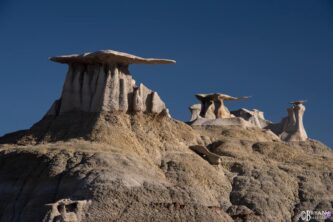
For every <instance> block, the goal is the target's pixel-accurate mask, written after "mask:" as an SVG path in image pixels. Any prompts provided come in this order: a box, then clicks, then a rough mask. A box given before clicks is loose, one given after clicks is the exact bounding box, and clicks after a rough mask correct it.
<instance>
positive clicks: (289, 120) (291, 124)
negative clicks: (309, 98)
mask: <svg viewBox="0 0 333 222" xmlns="http://www.w3.org/2000/svg"><path fill="white" fill-rule="evenodd" d="M304 102H305V101H295V102H291V104H292V107H290V108H288V109H287V111H288V116H287V117H285V118H283V119H282V120H281V122H280V123H277V124H270V125H268V126H267V128H268V129H271V130H272V131H273V132H274V133H275V134H277V135H278V136H279V137H280V138H281V139H282V140H284V141H288V142H289V141H291V142H292V141H306V140H307V139H308V135H307V133H306V131H305V128H304V124H303V115H304V112H305V106H304Z"/></svg>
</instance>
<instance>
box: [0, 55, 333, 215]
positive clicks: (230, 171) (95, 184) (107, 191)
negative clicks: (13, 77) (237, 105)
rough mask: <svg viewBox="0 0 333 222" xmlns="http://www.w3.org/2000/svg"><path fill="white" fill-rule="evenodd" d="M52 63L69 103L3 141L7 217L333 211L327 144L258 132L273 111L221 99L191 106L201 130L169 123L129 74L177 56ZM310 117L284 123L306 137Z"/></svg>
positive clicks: (297, 115) (2, 201) (0, 204)
mask: <svg viewBox="0 0 333 222" xmlns="http://www.w3.org/2000/svg"><path fill="white" fill-rule="evenodd" d="M52 60H55V61H58V62H64V63H68V64H69V65H70V69H73V70H74V71H70V73H71V74H70V75H69V77H67V78H68V81H66V84H65V85H66V86H64V91H63V94H62V97H61V99H60V100H59V101H58V102H57V103H55V104H54V106H53V108H52V109H51V111H50V113H49V114H48V115H46V116H45V117H44V118H43V119H42V120H41V121H39V122H38V123H36V124H35V125H34V126H32V127H31V128H30V129H27V130H22V131H18V132H14V133H10V134H7V135H5V136H3V137H0V222H20V221H29V222H30V221H32V222H35V221H45V222H51V221H52V222H60V221H64V222H65V221H67V222H68V221H71V222H109V221H127V222H141V221H156V222H182V221H189V222H196V221H209V222H210V221H211V222H220V221H225V222H249V221H258V222H261V221H267V222H276V221H287V222H292V221H299V220H300V218H301V216H302V214H303V213H302V212H304V211H307V210H311V211H325V212H332V211H333V201H332V200H333V187H332V183H333V174H332V172H333V152H332V151H331V150H330V149H329V148H328V147H326V146H325V145H323V144H321V143H320V142H318V141H315V140H312V139H307V140H305V141H295V142H292V143H286V142H281V141H280V140H279V139H277V136H276V135H275V134H273V133H271V131H270V130H266V129H261V128H260V127H262V126H263V125H265V124H266V122H262V121H263V120H264V116H263V113H261V112H260V111H255V110H254V111H249V110H246V109H241V110H238V111H234V112H228V111H226V110H227V109H226V108H225V107H223V108H221V104H220V99H217V100H218V101H217V102H216V103H217V104H215V101H214V104H213V103H208V102H207V103H206V102H205V103H204V105H205V107H206V108H205V109H204V111H203V113H204V116H200V113H199V114H198V110H199V107H200V110H199V111H201V110H202V107H201V105H196V106H194V107H192V109H191V110H192V117H193V119H196V120H195V121H194V122H192V123H197V124H199V125H200V121H202V122H201V124H207V127H202V126H203V125H200V127H191V126H189V125H187V124H185V123H183V122H181V121H177V120H175V119H173V118H168V117H167V115H166V114H167V110H166V109H165V105H164V103H163V104H162V103H161V101H160V99H159V97H158V95H157V94H156V93H154V92H151V91H149V90H147V89H146V88H145V87H144V86H143V85H141V86H138V87H136V86H135V85H134V84H133V82H132V80H131V77H130V76H129V75H127V74H126V73H127V71H126V70H127V69H124V67H126V66H127V65H128V64H130V63H168V62H170V61H169V60H154V59H142V58H139V57H134V56H130V55H127V54H123V53H115V52H112V53H110V52H108V53H105V52H98V53H93V54H85V55H81V56H77V55H74V56H65V57H56V58H53V59H52ZM126 64H127V65H126ZM95 66H96V67H98V68H97V69H95ZM77 67H79V68H77ZM89 67H90V68H89ZM110 67H112V68H110ZM88 69H89V70H90V69H91V70H95V71H94V72H90V71H87V70H88ZM75 70H80V71H75ZM82 70H86V71H82ZM101 70H104V71H101ZM97 71H98V73H99V72H100V71H101V72H102V74H101V75H99V74H97V75H95V74H94V73H95V72H96V73H97ZM73 73H79V74H78V75H75V74H73ZM88 73H90V74H91V76H89V75H90V74H89V75H88ZM115 75H118V78H114V76H115ZM78 76H79V77H78ZM72 78H73V79H72ZM77 78H78V79H79V80H76V79H77ZM121 80H122V81H121ZM94 81H95V83H96V81H97V83H96V84H92V82H94ZM98 82H100V83H101V84H98ZM121 82H122V83H121ZM115 86H116V87H115ZM131 87H132V88H131ZM130 90H133V91H130ZM126 95H127V96H126ZM143 98H146V100H144V99H143ZM63 100H64V101H63ZM214 100H215V99H214ZM66 101H67V102H66ZM147 101H148V102H147ZM72 102H73V104H72ZM90 103H91V105H90ZM147 104H155V105H150V106H149V105H147ZM162 107H163V109H162ZM161 110H162V111H161ZM131 112H135V115H129V114H130V113H131ZM303 112H304V106H303V104H302V103H301V102H296V103H293V107H292V109H291V110H289V113H290V114H289V117H288V121H287V122H286V121H285V124H284V126H283V127H282V126H281V127H282V129H291V126H296V128H292V129H294V131H292V132H293V135H297V134H298V135H300V134H299V133H297V132H298V131H297V130H296V131H295V129H300V126H301V125H302V114H303ZM206 114H207V116H206ZM213 116H214V118H215V119H209V118H213ZM217 116H219V117H218V118H217ZM226 116H229V117H227V118H225V117H226ZM233 116H235V117H233ZM207 117H209V118H207ZM235 123H237V124H235ZM214 124H216V126H218V127H215V125H214ZM255 124H260V127H259V125H258V127H255V126H254V125H255ZM262 124H263V125H262ZM245 125H246V126H251V127H246V128H244V127H240V126H245ZM271 125H272V124H270V125H269V126H271ZM192 126H193V125H192ZM204 126H205V125H204ZM287 131H288V130H287ZM287 131H286V132H287ZM281 132H282V130H281ZM288 132H291V131H288ZM303 135H304V132H303ZM50 203H51V204H50ZM326 221H332V218H329V219H327V220H326Z"/></svg>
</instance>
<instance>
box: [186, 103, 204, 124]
mask: <svg viewBox="0 0 333 222" xmlns="http://www.w3.org/2000/svg"><path fill="white" fill-rule="evenodd" d="M189 109H190V112H191V120H190V121H191V122H192V121H194V120H196V119H198V118H200V111H201V104H194V105H192V106H190V107H189Z"/></svg>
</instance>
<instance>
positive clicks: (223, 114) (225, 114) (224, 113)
mask: <svg viewBox="0 0 333 222" xmlns="http://www.w3.org/2000/svg"><path fill="white" fill-rule="evenodd" d="M217 100H218V107H217V109H216V118H222V119H223V118H230V117H231V113H230V111H229V110H228V108H227V107H225V106H224V100H223V99H222V98H217Z"/></svg>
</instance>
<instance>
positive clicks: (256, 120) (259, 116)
mask: <svg viewBox="0 0 333 222" xmlns="http://www.w3.org/2000/svg"><path fill="white" fill-rule="evenodd" d="M231 113H232V114H233V115H235V116H236V117H241V118H243V119H245V120H246V121H249V122H250V123H252V124H253V125H255V126H257V127H259V128H265V127H266V126H268V125H269V124H270V123H271V122H270V121H268V120H266V119H265V117H264V113H263V112H262V111H259V110H257V109H253V110H248V109H245V108H242V109H239V110H235V111H232V112H231Z"/></svg>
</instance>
